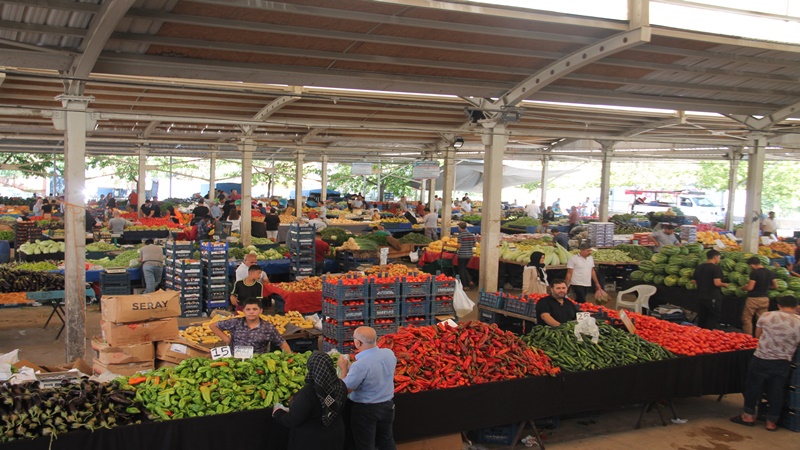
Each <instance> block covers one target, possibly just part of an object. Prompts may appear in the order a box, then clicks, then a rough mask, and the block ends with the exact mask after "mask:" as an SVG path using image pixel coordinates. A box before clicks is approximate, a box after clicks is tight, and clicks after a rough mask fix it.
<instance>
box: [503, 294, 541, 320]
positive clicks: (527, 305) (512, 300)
mask: <svg viewBox="0 0 800 450" xmlns="http://www.w3.org/2000/svg"><path fill="white" fill-rule="evenodd" d="M533 305H534V303H532V302H530V301H522V299H520V298H517V297H512V296H509V297H508V298H506V304H505V306H504V307H503V309H504V310H505V311H508V312H512V313H515V314H521V315H523V316H530V315H531V309H532V308H531V307H532V306H533Z"/></svg>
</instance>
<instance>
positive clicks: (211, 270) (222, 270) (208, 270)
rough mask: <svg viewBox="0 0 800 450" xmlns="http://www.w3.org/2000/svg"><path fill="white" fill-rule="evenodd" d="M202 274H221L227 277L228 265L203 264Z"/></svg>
mask: <svg viewBox="0 0 800 450" xmlns="http://www.w3.org/2000/svg"><path fill="white" fill-rule="evenodd" d="M203 274H205V275H210V276H212V277H213V276H216V275H221V276H223V277H226V278H227V276H228V265H227V264H225V265H222V266H214V267H205V266H204V267H203Z"/></svg>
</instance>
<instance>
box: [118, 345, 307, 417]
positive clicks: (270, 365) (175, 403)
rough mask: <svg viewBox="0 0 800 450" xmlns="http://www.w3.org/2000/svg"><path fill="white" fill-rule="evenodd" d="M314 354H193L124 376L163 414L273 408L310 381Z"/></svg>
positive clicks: (196, 414)
mask: <svg viewBox="0 0 800 450" xmlns="http://www.w3.org/2000/svg"><path fill="white" fill-rule="evenodd" d="M309 355H310V353H295V354H287V353H283V352H280V351H276V352H272V353H264V354H260V355H255V356H254V357H253V358H252V359H249V360H244V361H241V360H237V359H233V358H223V359H218V360H215V361H212V360H210V359H206V358H192V359H187V360H185V361H183V362H182V363H181V364H180V365H178V366H176V367H172V368H162V369H158V370H154V371H151V372H148V373H147V374H146V375H143V376H132V377H124V378H120V379H119V381H120V382H121V384H122V387H123V389H132V390H133V391H135V392H136V395H135V399H136V400H138V401H141V402H142V403H143V404H144V406H145V408H147V410H148V411H149V412H150V413H151V414H152V415H154V416H155V417H156V419H161V420H169V419H180V418H184V417H199V416H208V415H213V414H225V413H229V412H236V411H244V410H248V409H260V408H269V407H271V406H273V405H274V404H275V403H278V402H286V401H288V400H289V398H290V397H291V396H292V395H294V393H295V392H297V391H298V390H300V388H302V387H303V385H305V377H306V373H307V368H306V362H307V361H308V357H309Z"/></svg>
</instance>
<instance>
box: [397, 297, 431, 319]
mask: <svg viewBox="0 0 800 450" xmlns="http://www.w3.org/2000/svg"><path fill="white" fill-rule="evenodd" d="M412 300H413V301H412ZM430 313H431V302H430V299H428V298H427V297H420V298H413V297H412V298H410V299H408V298H407V299H405V300H403V303H402V307H401V315H402V316H403V317H406V316H425V315H428V314H430Z"/></svg>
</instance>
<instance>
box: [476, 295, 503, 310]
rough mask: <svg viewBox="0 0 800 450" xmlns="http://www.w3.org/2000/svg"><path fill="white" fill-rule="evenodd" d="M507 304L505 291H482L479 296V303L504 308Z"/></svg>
mask: <svg viewBox="0 0 800 450" xmlns="http://www.w3.org/2000/svg"><path fill="white" fill-rule="evenodd" d="M505 304H506V299H505V297H503V291H500V292H485V291H481V293H480V295H479V296H478V305H481V306H488V307H489V308H496V309H503V307H504V306H505Z"/></svg>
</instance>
